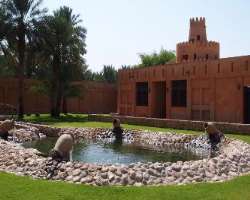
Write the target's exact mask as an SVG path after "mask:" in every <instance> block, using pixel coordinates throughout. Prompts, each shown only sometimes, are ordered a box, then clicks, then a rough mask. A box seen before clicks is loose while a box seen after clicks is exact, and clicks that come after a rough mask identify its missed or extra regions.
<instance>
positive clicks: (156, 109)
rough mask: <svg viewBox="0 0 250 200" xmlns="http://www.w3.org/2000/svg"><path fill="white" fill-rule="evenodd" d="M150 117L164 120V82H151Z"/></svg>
mask: <svg viewBox="0 0 250 200" xmlns="http://www.w3.org/2000/svg"><path fill="white" fill-rule="evenodd" d="M152 97H153V98H152V117H155V118H166V82H165V81H159V82H153V88H152Z"/></svg>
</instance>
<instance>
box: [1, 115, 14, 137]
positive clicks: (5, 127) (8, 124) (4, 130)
mask: <svg viewBox="0 0 250 200" xmlns="http://www.w3.org/2000/svg"><path fill="white" fill-rule="evenodd" d="M14 125H15V122H14V120H5V121H2V122H0V138H1V139H3V140H8V136H9V131H10V130H12V129H13V128H14Z"/></svg>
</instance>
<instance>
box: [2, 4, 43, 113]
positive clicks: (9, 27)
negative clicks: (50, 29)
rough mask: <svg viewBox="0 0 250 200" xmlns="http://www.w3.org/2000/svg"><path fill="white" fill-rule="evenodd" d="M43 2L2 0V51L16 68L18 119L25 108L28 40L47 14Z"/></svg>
mask: <svg viewBox="0 0 250 200" xmlns="http://www.w3.org/2000/svg"><path fill="white" fill-rule="evenodd" d="M41 3H42V0H1V1H0V7H1V15H0V17H1V19H0V27H2V28H3V29H4V32H3V35H2V40H1V39H0V42H1V50H2V51H3V52H4V54H5V55H6V56H8V60H11V61H12V63H13V64H15V67H16V76H17V78H18V101H17V102H18V106H17V110H18V117H19V118H22V117H23V113H24V108H23V85H24V84H23V81H24V69H25V62H26V59H25V55H26V47H27V43H28V39H29V38H30V37H31V34H32V32H33V31H34V22H36V21H37V20H40V19H41V17H42V16H43V15H44V14H45V13H46V12H47V10H46V9H40V6H41Z"/></svg>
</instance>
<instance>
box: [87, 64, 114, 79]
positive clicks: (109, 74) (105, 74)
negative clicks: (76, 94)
mask: <svg viewBox="0 0 250 200" xmlns="http://www.w3.org/2000/svg"><path fill="white" fill-rule="evenodd" d="M117 73H118V72H117V70H116V69H115V68H114V67H113V66H112V65H104V66H103V69H102V71H101V72H92V71H91V70H87V71H86V72H85V73H84V80H89V81H105V82H108V83H115V82H116V81H117Z"/></svg>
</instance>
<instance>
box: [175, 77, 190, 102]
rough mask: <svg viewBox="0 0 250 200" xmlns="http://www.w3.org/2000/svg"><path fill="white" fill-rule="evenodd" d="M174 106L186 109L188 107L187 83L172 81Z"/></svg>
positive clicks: (184, 81)
mask: <svg viewBox="0 0 250 200" xmlns="http://www.w3.org/2000/svg"><path fill="white" fill-rule="evenodd" d="M172 106H174V107H186V106H187V81H186V80H178V81H172Z"/></svg>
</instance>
